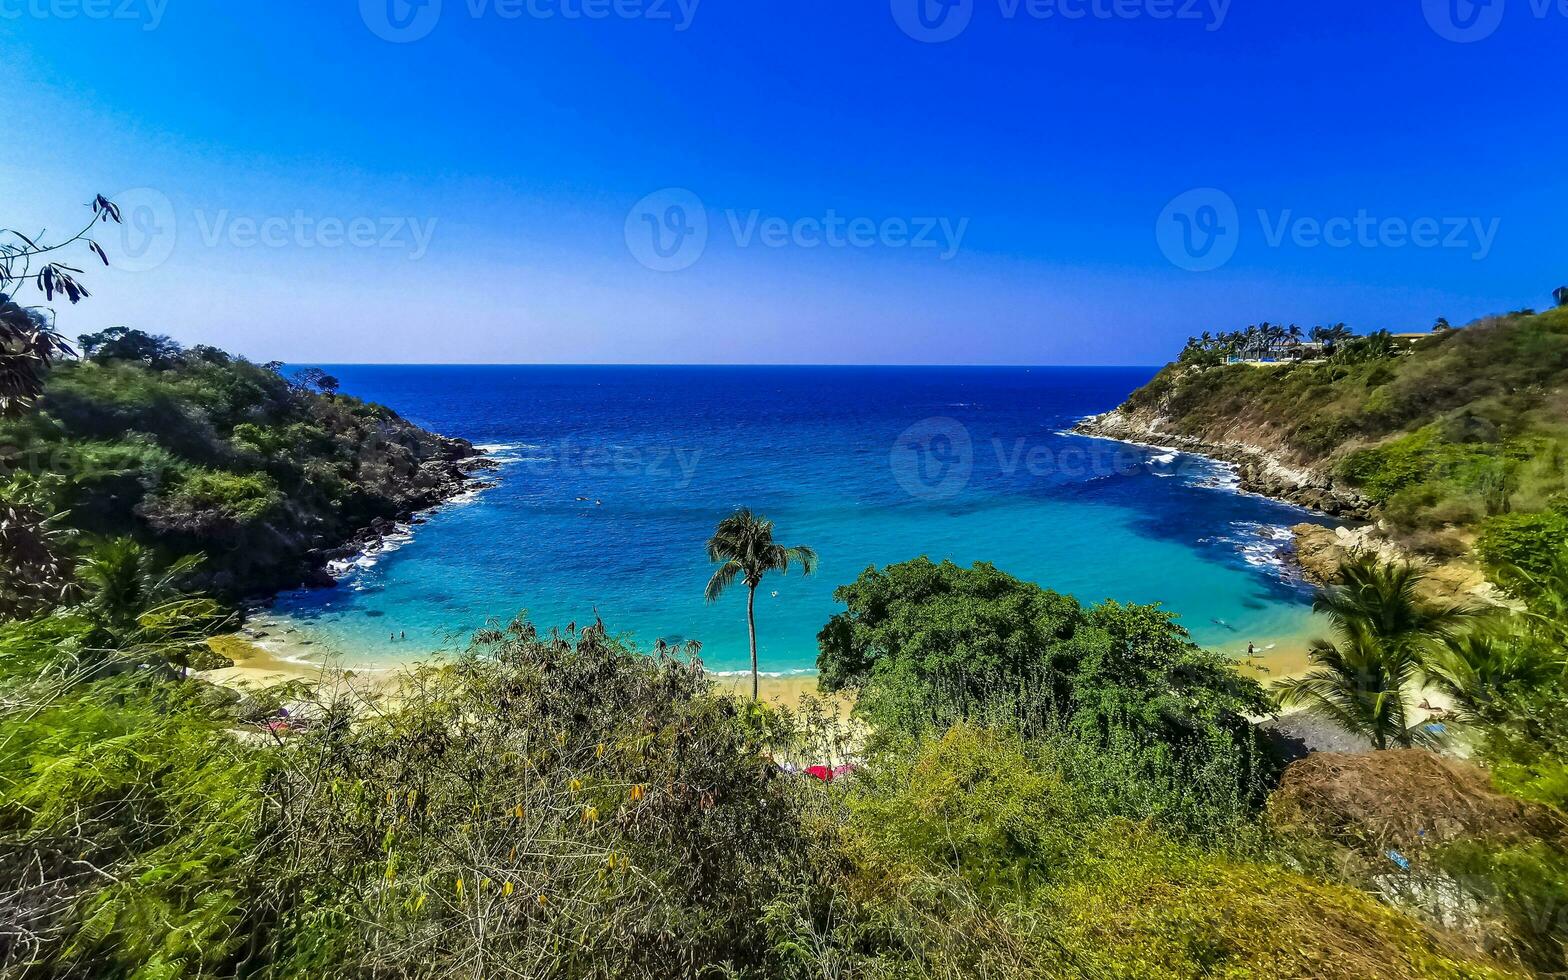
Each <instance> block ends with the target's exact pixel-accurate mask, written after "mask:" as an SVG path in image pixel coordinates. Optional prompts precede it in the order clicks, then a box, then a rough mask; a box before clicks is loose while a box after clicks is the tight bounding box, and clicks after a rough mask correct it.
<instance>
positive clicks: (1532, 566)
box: [1476, 511, 1568, 575]
mask: <svg viewBox="0 0 1568 980" xmlns="http://www.w3.org/2000/svg"><path fill="white" fill-rule="evenodd" d="M1565 548H1568V517H1565V516H1563V515H1562V514H1559V513H1557V512H1555V511H1547V512H1544V513H1539V514H1502V515H1499V516H1497V517H1492V518H1488V519H1487V520H1486V521H1485V523H1483V524H1482V525H1481V531H1480V535H1479V536H1478V537H1477V539H1476V553H1477V554H1478V555H1479V556H1480V557H1481V560H1482V561H1483V562H1485V563H1486V564H1487V566H1489V567H1490V568H1492V569H1494V570H1504V569H1514V568H1519V569H1523V570H1524V571H1526V572H1529V573H1530V574H1532V575H1545V574H1548V573H1549V572H1551V570H1552V566H1553V563H1554V562H1556V561H1557V559H1558V556H1560V555H1561V554H1562V553H1563V550H1564V549H1565Z"/></svg>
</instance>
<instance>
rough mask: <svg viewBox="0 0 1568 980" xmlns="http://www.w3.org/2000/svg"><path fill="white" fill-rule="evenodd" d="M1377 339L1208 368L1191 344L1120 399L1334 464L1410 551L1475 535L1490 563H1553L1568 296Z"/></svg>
mask: <svg viewBox="0 0 1568 980" xmlns="http://www.w3.org/2000/svg"><path fill="white" fill-rule="evenodd" d="M1374 341H1376V338H1357V339H1350V340H1344V339H1342V340H1341V341H1340V343H1339V344H1338V347H1339V349H1338V350H1337V351H1335V352H1334V353H1333V355H1332V356H1328V357H1324V358H1320V359H1316V360H1307V361H1302V362H1300V363H1289V364H1283V365H1280V366H1272V367H1254V366H1250V365H1232V366H1219V360H1220V358H1219V357H1218V355H1217V354H1215V353H1214V352H1212V351H1211V350H1210V349H1209V346H1205V345H1203V344H1201V343H1200V344H1199V345H1198V346H1196V347H1190V348H1189V352H1188V353H1187V354H1186V355H1184V356H1183V358H1182V359H1181V360H1179V361H1177V362H1176V363H1174V364H1172V365H1170V366H1168V367H1166V368H1165V369H1164V370H1162V371H1161V372H1160V373H1159V375H1157V376H1156V377H1155V379H1154V380H1153V381H1152V382H1150V383H1149V384H1148V385H1147V386H1146V387H1144V388H1142V389H1140V390H1139V391H1137V392H1135V393H1134V394H1133V395H1132V396H1131V397H1130V398H1129V399H1128V402H1127V405H1126V406H1125V410H1126V411H1128V412H1131V413H1135V414H1138V415H1142V416H1145V417H1148V418H1158V419H1159V420H1160V425H1161V427H1162V428H1163V429H1164V430H1165V431H1169V432H1174V433H1178V434H1181V435H1186V436H1191V437H1193V438H1196V439H1201V440H1204V441H1209V442H1215V443H1218V442H1226V441H1232V440H1241V441H1244V442H1247V443H1250V444H1252V445H1255V446H1258V447H1260V448H1262V449H1265V450H1269V451H1275V452H1278V453H1280V454H1281V455H1283V456H1284V457H1285V458H1286V459H1287V460H1289V461H1291V462H1293V463H1296V464H1304V465H1306V466H1310V467H1313V468H1316V469H1318V470H1319V471H1321V472H1323V473H1325V474H1328V475H1331V476H1332V477H1333V478H1334V479H1335V480H1336V481H1338V482H1339V484H1340V485H1342V486H1344V487H1347V488H1349V489H1351V490H1354V491H1356V492H1358V493H1360V494H1362V495H1364V496H1365V497H1366V498H1367V499H1369V500H1370V501H1371V502H1372V503H1373V504H1374V505H1375V507H1376V510H1377V515H1378V516H1379V517H1382V518H1384V519H1385V520H1387V521H1388V522H1389V524H1390V525H1391V527H1392V528H1393V529H1394V531H1395V533H1396V534H1397V535H1398V536H1400V537H1401V538H1402V539H1403V540H1404V541H1405V542H1406V543H1409V544H1412V545H1414V546H1416V547H1417V548H1419V549H1421V550H1425V551H1429V552H1433V553H1437V554H1443V555H1458V554H1462V553H1465V552H1467V551H1468V550H1469V549H1470V546H1471V544H1472V542H1473V541H1474V539H1476V538H1477V536H1478V537H1479V540H1480V547H1479V554H1480V556H1481V557H1482V558H1483V559H1484V560H1485V561H1487V562H1489V563H1497V564H1509V565H1519V566H1523V567H1526V568H1530V567H1537V566H1540V565H1542V564H1543V563H1549V562H1550V561H1551V556H1552V555H1554V554H1555V552H1556V550H1557V548H1558V547H1559V546H1560V545H1561V543H1562V542H1563V541H1564V540H1565V539H1568V307H1558V308H1556V309H1553V310H1549V311H1547V312H1544V313H1540V314H1534V313H1529V312H1528V311H1522V312H1519V313H1513V314H1509V315H1506V316H1499V317H1492V318H1489V319H1485V320H1480V321H1478V322H1476V323H1473V324H1471V325H1469V326H1468V327H1465V328H1464V329H1460V330H1449V329H1439V330H1435V331H1434V332H1432V333H1431V335H1430V336H1428V337H1426V338H1424V339H1421V340H1418V341H1416V342H1414V343H1413V344H1410V345H1409V346H1408V348H1401V347H1398V346H1396V345H1394V344H1393V343H1392V342H1391V341H1385V342H1374ZM1210 346H1212V345H1210Z"/></svg>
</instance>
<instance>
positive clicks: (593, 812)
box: [583, 806, 599, 823]
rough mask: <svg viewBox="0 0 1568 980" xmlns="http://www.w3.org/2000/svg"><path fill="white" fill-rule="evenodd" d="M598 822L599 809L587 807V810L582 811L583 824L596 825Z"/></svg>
mask: <svg viewBox="0 0 1568 980" xmlns="http://www.w3.org/2000/svg"><path fill="white" fill-rule="evenodd" d="M598 820H599V808H598V807H596V806H590V807H587V808H585V809H584V810H583V823H597V822H598Z"/></svg>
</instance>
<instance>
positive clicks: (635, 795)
mask: <svg viewBox="0 0 1568 980" xmlns="http://www.w3.org/2000/svg"><path fill="white" fill-rule="evenodd" d="M642 797H643V792H642V784H641V783H638V784H637V785H636V786H633V787H632V792H631V798H632V802H633V803H636V802H638V801H639V800H641V799H642Z"/></svg>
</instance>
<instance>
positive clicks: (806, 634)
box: [252, 366, 1329, 686]
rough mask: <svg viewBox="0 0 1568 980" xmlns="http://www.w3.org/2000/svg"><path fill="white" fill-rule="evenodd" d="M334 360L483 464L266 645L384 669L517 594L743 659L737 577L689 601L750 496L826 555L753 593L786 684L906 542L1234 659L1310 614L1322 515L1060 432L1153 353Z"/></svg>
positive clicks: (538, 606) (737, 667) (768, 670)
mask: <svg viewBox="0 0 1568 980" xmlns="http://www.w3.org/2000/svg"><path fill="white" fill-rule="evenodd" d="M330 370H332V371H333V372H335V373H336V374H337V375H339V376H341V378H342V379H343V384H344V388H345V389H346V390H353V391H356V392H358V393H361V394H362V395H363V396H364V397H366V398H367V399H370V400H373V401H377V402H381V403H383V404H388V405H392V406H396V407H397V409H398V410H399V412H400V413H401V414H403V415H404V417H406V418H408V419H409V420H410V421H412V422H414V423H415V424H418V425H421V426H423V427H426V428H429V429H431V430H433V431H439V432H442V433H445V434H450V435H455V436H460V437H462V438H466V439H469V440H470V441H472V442H474V443H475V444H476V445H477V446H479V447H480V448H481V450H482V451H484V452H485V453H486V454H487V455H489V456H490V458H491V459H493V460H494V461H495V462H496V464H497V467H498V468H497V469H496V470H495V471H494V472H492V473H489V474H487V481H489V482H493V483H494V484H496V485H495V486H493V487H488V488H485V489H479V490H475V491H472V492H469V493H466V494H464V495H462V496H460V497H458V498H456V499H454V500H452V501H450V502H449V503H447V504H445V505H443V506H441V507H439V508H437V509H436V510H434V511H431V512H428V513H427V514H425V515H422V517H421V518H420V519H419V520H418V522H417V526H403V527H402V528H400V529H399V531H398V532H397V533H393V534H391V535H388V536H386V537H385V538H384V539H383V540H381V541H379V542H378V543H377V544H375V545H374V546H373V547H372V548H370V549H368V550H367V551H366V552H365V553H362V554H359V555H356V556H352V557H350V558H347V559H344V560H342V561H339V562H337V563H335V564H334V565H333V567H332V569H331V571H332V572H333V574H334V576H335V577H336V578H338V580H339V585H338V586H337V587H336V588H333V589H308V590H300V591H296V592H290V593H285V594H283V595H282V596H279V597H278V599H277V600H276V602H275V603H274V604H273V606H272V608H271V609H268V610H266V611H265V612H264V613H261V614H260V615H258V616H255V617H253V619H252V627H253V629H254V630H255V631H256V632H259V633H262V634H265V635H264V636H261V637H257V639H260V641H261V642H262V643H263V644H265V645H266V646H268V647H277V646H282V647H286V652H283V653H282V655H281V656H279V657H278V660H279V661H280V662H281V663H285V664H287V663H297V664H303V665H304V666H306V667H307V669H308V668H310V667H313V666H315V665H319V664H321V663H326V662H329V661H330V662H333V663H337V664H341V665H343V666H345V667H349V668H352V669H355V670H360V671H365V670H381V669H386V668H388V667H390V666H394V665H397V664H402V663H409V662H415V661H419V660H423V659H427V658H428V657H430V656H432V655H435V654H438V653H442V652H445V653H451V652H453V651H456V650H459V649H461V648H462V646H463V645H464V644H465V643H466V638H467V636H468V635H470V634H471V633H472V631H473V630H474V629H477V628H479V627H481V626H483V625H485V624H486V623H487V622H493V621H500V622H505V621H509V620H510V619H511V618H512V617H514V616H516V615H518V614H519V613H520V612H523V611H525V610H526V611H527V614H528V615H529V617H530V618H531V619H532V621H533V622H534V623H535V624H536V625H538V626H539V627H540V628H541V629H543V630H548V629H550V628H552V627H557V628H562V629H565V628H566V627H567V626H568V625H569V624H576V625H579V626H583V625H587V624H588V623H591V622H593V620H594V617H595V616H596V615H597V616H598V617H600V618H601V619H603V621H604V622H605V623H606V625H607V626H608V628H609V629H610V631H611V633H612V634H616V635H620V636H622V637H624V638H625V639H627V640H628V641H629V642H632V643H635V644H637V645H638V646H640V647H642V648H644V649H651V648H652V647H653V646H654V645H655V643H656V641H659V640H663V641H665V642H666V643H668V644H670V645H679V644H684V643H686V642H687V641H688V640H691V639H696V640H698V641H700V642H701V644H702V647H701V657H702V659H703V661H704V663H705V665H706V666H707V667H708V668H709V670H710V671H712V672H714V673H716V674H718V675H720V676H730V675H736V674H741V673H749V666H750V665H749V657H748V655H747V651H746V637H745V616H744V598H743V596H741V595H740V594H736V595H733V596H728V597H726V598H725V599H723V600H721V601H720V602H718V603H716V604H712V605H709V604H706V603H705V602H704V601H703V598H702V585H703V583H704V582H705V580H706V577H707V575H708V573H709V565H708V563H707V560H706V558H705V556H704V555H703V553H702V544H703V542H704V541H705V540H706V537H707V535H708V534H709V533H711V530H712V524H713V522H714V521H715V520H716V519H717V518H718V517H719V516H722V515H723V514H724V513H726V512H728V511H729V510H730V509H733V508H734V507H736V506H740V505H743V504H745V505H749V506H752V507H754V508H755V509H756V510H758V511H759V512H761V513H764V514H766V515H767V516H769V517H771V518H772V519H773V520H774V521H775V522H776V523H777V525H778V528H779V532H778V533H779V536H780V540H781V541H783V542H785V543H789V544H796V543H799V544H808V545H810V546H812V547H814V548H815V549H816V550H817V551H818V553H819V554H820V555H821V556H822V565H821V568H820V569H819V571H818V574H817V575H816V576H814V577H812V578H809V579H808V578H801V577H798V576H795V575H792V576H789V577H782V578H781V577H773V578H770V579H769V580H768V581H766V582H764V584H763V587H762V588H761V589H760V590H759V592H758V598H757V619H758V634H759V635H758V643H759V659H760V661H761V669H762V671H763V673H764V675H765V677H771V678H774V679H776V680H778V681H781V682H787V681H789V680H790V679H791V678H802V677H810V676H811V675H812V674H814V671H815V657H816V632H817V631H818V630H819V629H820V628H821V626H822V624H823V623H825V622H826V621H827V619H828V618H829V617H830V616H831V615H832V614H833V613H834V612H836V611H837V608H838V606H837V604H836V603H835V602H834V600H833V596H832V593H833V590H834V588H836V587H837V586H839V585H842V584H844V583H847V582H849V581H852V580H853V579H854V578H855V577H856V576H858V575H859V574H860V573H861V572H862V571H864V570H865V569H866V568H867V567H870V566H872V565H878V566H881V565H886V564H890V563H894V562H899V561H905V560H908V559H909V558H912V557H916V556H918V555H929V556H930V557H932V558H933V560H942V559H950V560H953V561H955V562H958V563H959V564H963V565H968V564H970V563H973V562H976V561H986V562H990V563H992V564H995V565H996V566H997V567H998V568H1000V569H1002V570H1004V571H1006V572H1008V573H1010V574H1013V575H1016V576H1018V577H1020V578H1024V579H1027V580H1031V581H1035V582H1038V583H1040V584H1041V585H1043V586H1044V587H1046V588H1050V589H1055V590H1057V591H1060V592H1064V593H1069V594H1072V595H1074V596H1076V597H1077V598H1078V599H1079V600H1080V601H1082V602H1084V603H1086V604H1088V603H1094V602H1098V601H1102V600H1103V599H1106V598H1115V599H1118V600H1121V601H1135V602H1156V601H1158V602H1161V603H1162V604H1163V605H1164V607H1165V608H1166V609H1168V610H1170V611H1171V612H1173V613H1175V614H1176V615H1178V616H1179V617H1180V622H1181V623H1182V625H1183V626H1184V627H1185V628H1187V629H1188V630H1189V632H1191V633H1192V635H1193V637H1194V639H1195V640H1196V641H1197V642H1199V643H1200V644H1202V645H1204V646H1208V647H1211V648H1214V649H1218V650H1220V651H1222V652H1225V653H1226V654H1228V655H1230V656H1233V657H1234V658H1236V659H1237V660H1242V659H1244V658H1245V656H1246V652H1247V647H1248V645H1249V644H1252V645H1253V647H1254V649H1255V650H1256V651H1257V652H1258V653H1259V654H1260V657H1259V659H1258V661H1257V664H1258V669H1259V670H1260V672H1264V673H1265V674H1277V673H1278V672H1279V671H1281V670H1289V669H1292V665H1296V664H1299V661H1300V658H1301V655H1302V653H1303V652H1304V649H1305V644H1306V641H1307V639H1308V638H1309V637H1310V635H1311V634H1314V633H1316V632H1318V631H1319V630H1320V627H1319V626H1318V625H1317V624H1316V623H1315V622H1314V621H1313V618H1312V616H1311V613H1310V610H1309V603H1310V594H1311V590H1310V586H1309V585H1308V584H1307V583H1305V582H1303V581H1301V579H1300V578H1299V575H1298V573H1297V571H1296V569H1295V568H1294V567H1293V564H1292V563H1291V561H1290V554H1289V549H1290V544H1291V535H1290V532H1289V528H1290V527H1291V526H1292V525H1295V524H1299V523H1301V522H1302V521H1314V520H1318V521H1322V522H1324V523H1329V522H1328V521H1327V519H1324V518H1319V517H1316V516H1315V515H1313V514H1311V513H1310V512H1308V511H1306V510H1303V509H1301V508H1299V507H1295V506H1291V505H1288V504H1284V503H1280V502H1277V501H1273V500H1269V499H1266V498H1263V497H1260V496H1256V495H1252V494H1245V493H1242V492H1240V490H1239V488H1238V486H1237V479H1236V476H1235V473H1234V472H1233V470H1232V469H1231V468H1230V467H1229V466H1227V465H1226V464H1223V463H1219V462H1216V461H1213V460H1209V459H1206V458H1203V457H1200V456H1196V455H1191V454H1185V453H1178V452H1173V451H1169V450H1165V449H1162V448H1159V447H1144V446H1136V445H1129V444H1124V443H1118V442H1113V441H1109V440H1101V439H1091V438H1085V437H1083V436H1079V435H1075V434H1073V433H1072V432H1071V429H1072V427H1073V426H1074V425H1075V424H1076V423H1077V422H1078V420H1080V419H1082V418H1083V417H1085V416H1087V415H1091V414H1094V413H1096V412H1101V411H1105V410H1107V409H1109V408H1111V407H1114V406H1115V405H1116V404H1117V403H1119V402H1120V400H1121V399H1122V398H1124V397H1125V396H1126V394H1127V392H1128V391H1130V390H1132V389H1133V388H1135V387H1136V386H1137V385H1139V384H1141V383H1143V382H1144V381H1146V380H1147V379H1148V377H1149V376H1150V375H1151V374H1152V371H1151V370H1150V369H1144V368H1097V369H1078V368H1016V369H991V368H590V367H550V368H541V367H515V368H513V367H483V368H464V367H354V366H333V367H331V368H330ZM458 392H460V393H461V395H460V396H458V395H456V394H455V393H458ZM933 434H934V435H933ZM912 447H913V448H912ZM930 447H937V448H939V449H941V450H942V453H941V454H930V455H926V454H923V450H925V449H927V448H930ZM917 450H922V451H917ZM938 455H941V458H938ZM786 686H787V685H786Z"/></svg>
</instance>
